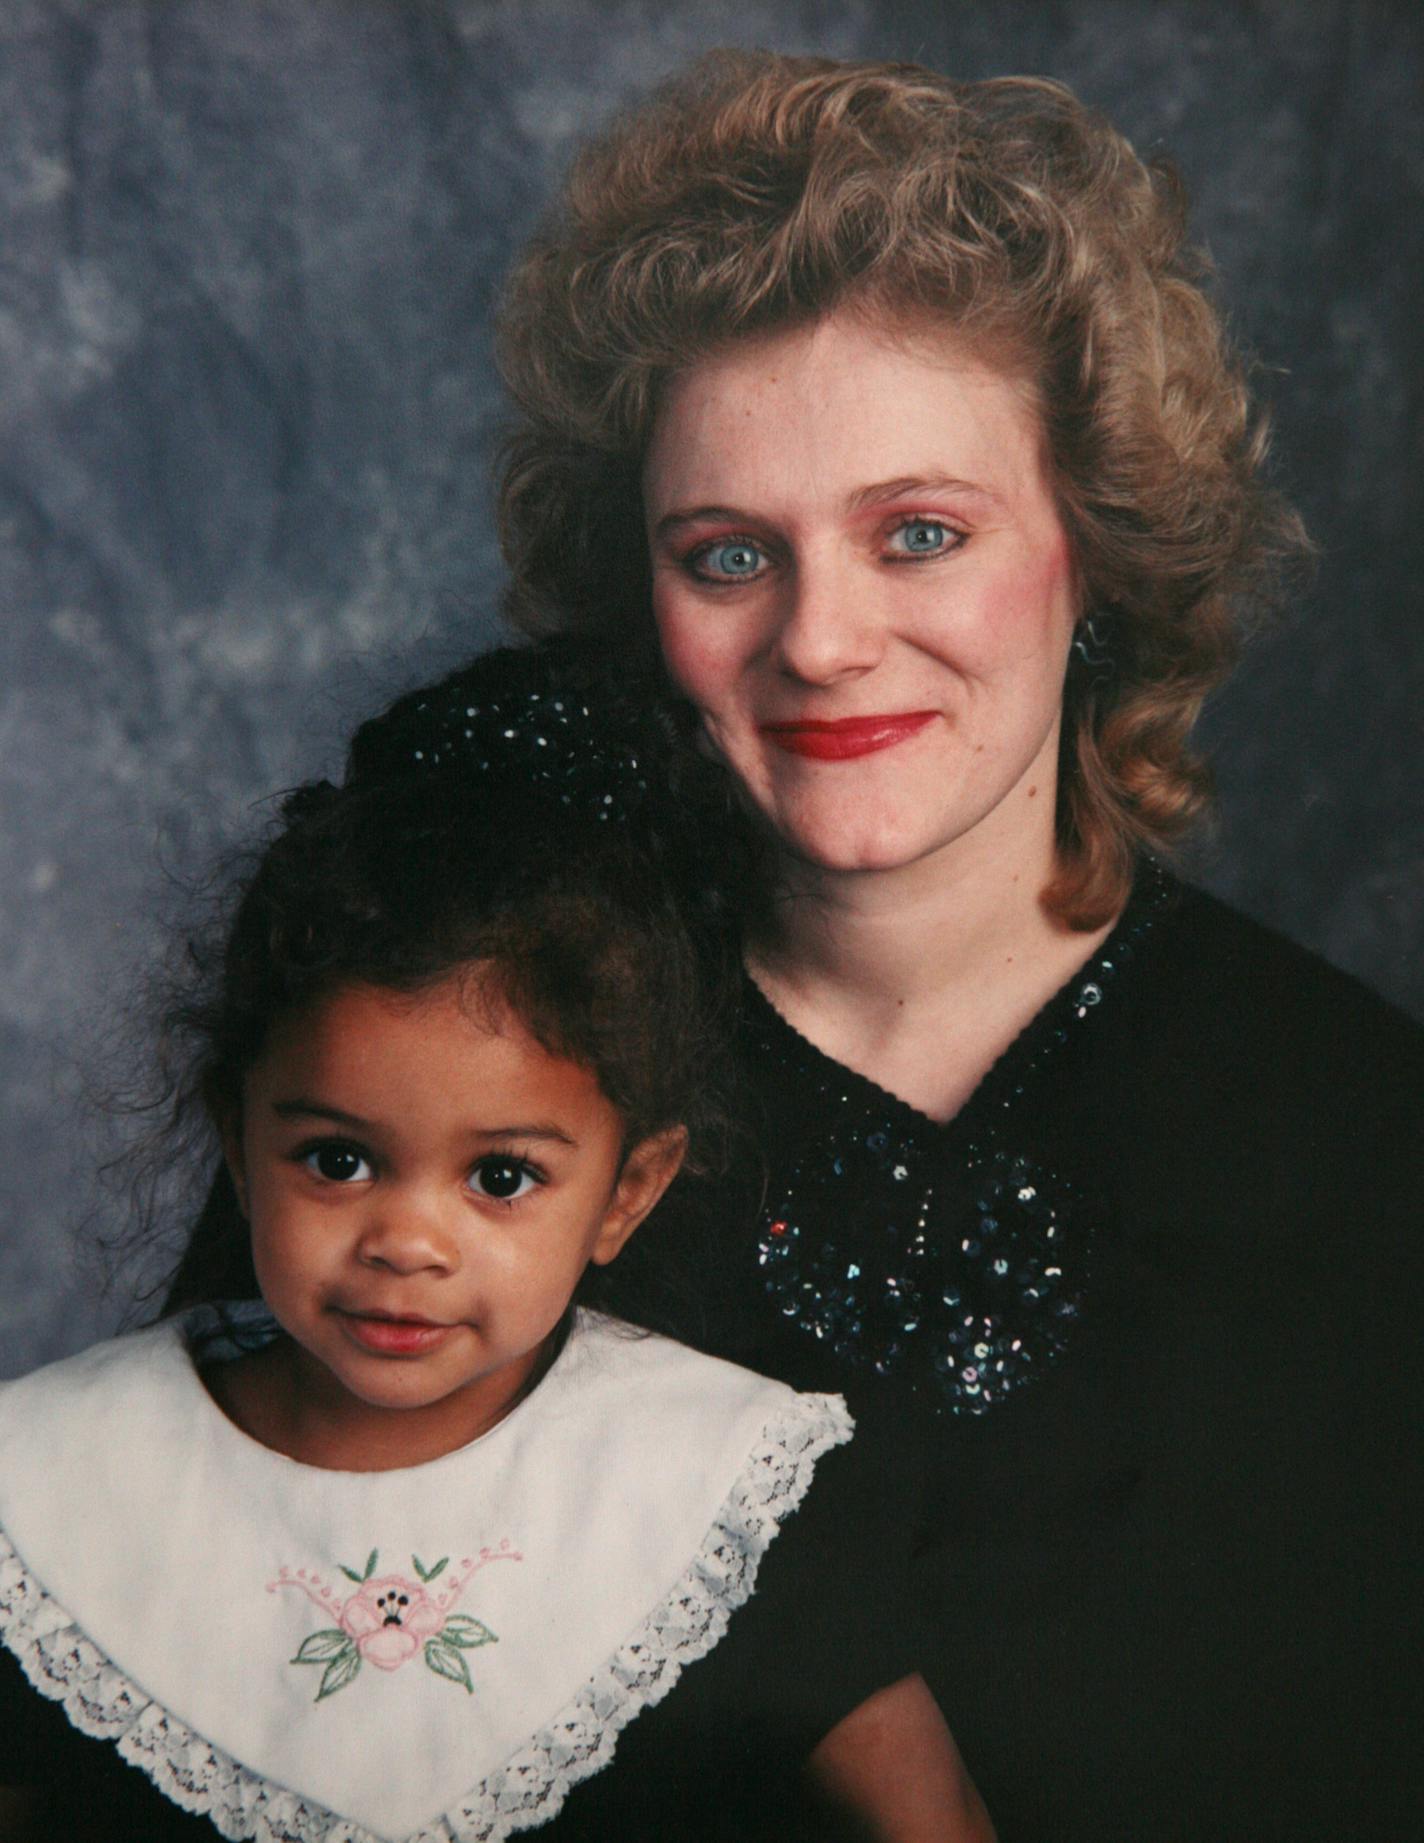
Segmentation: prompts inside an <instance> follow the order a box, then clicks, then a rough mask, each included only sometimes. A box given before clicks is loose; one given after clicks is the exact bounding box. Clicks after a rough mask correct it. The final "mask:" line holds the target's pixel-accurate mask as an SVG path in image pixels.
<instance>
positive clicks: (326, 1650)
mask: <svg viewBox="0 0 1424 1843" xmlns="http://www.w3.org/2000/svg"><path fill="white" fill-rule="evenodd" d="M350 1643H351V1640H350V1639H349V1638H348V1637H347V1636H346V1634H345V1632H343V1631H341V1630H340V1629H339V1627H337V1626H334V1625H329V1626H327V1627H326V1628H325V1629H324V1630H322V1631H320V1632H313V1633H312V1635H311V1637H310V1638H304V1639H303V1640H302V1642H301V1646H300V1648H299V1649H298V1651H297V1655H296V1656H295V1657H294V1658H293V1659H292V1660H291V1661H292V1663H294V1664H324V1663H325V1662H326V1661H327V1659H328V1658H333V1657H336V1656H338V1655H339V1654H340V1653H341V1652H342V1651H345V1650H346V1649H347V1647H348V1646H349V1645H350Z"/></svg>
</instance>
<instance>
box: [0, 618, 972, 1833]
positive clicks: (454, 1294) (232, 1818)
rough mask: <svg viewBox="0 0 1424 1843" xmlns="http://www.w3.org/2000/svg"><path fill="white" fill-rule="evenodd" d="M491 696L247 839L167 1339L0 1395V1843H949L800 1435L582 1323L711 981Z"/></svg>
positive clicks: (663, 1145)
mask: <svg viewBox="0 0 1424 1843" xmlns="http://www.w3.org/2000/svg"><path fill="white" fill-rule="evenodd" d="M525 671H527V668H525V667H523V666H522V665H521V663H520V659H519V656H518V655H502V656H500V655H497V656H495V657H494V658H493V659H492V660H491V661H490V662H489V664H488V667H487V673H488V685H487V689H488V691H489V693H490V695H489V698H488V699H487V700H481V703H482V706H483V707H482V708H476V706H475V704H474V703H472V704H471V706H470V708H469V711H468V719H469V722H468V726H467V727H466V728H465V731H464V737H463V740H464V741H465V742H466V743H467V744H469V743H471V742H473V744H474V745H475V747H474V753H475V754H479V751H480V742H481V737H482V735H484V736H486V737H487V739H488V744H489V746H488V751H487V754H488V759H486V760H482V761H481V762H480V763H479V768H480V771H479V772H476V773H471V760H472V757H471V755H470V754H469V753H467V754H466V757H465V759H464V762H463V765H462V772H461V775H460V776H458V777H444V776H442V775H441V774H440V772H439V769H438V764H428V763H427V764H424V765H423V766H422V769H421V772H419V773H399V772H393V773H365V772H363V773H362V774H360V775H356V776H353V778H352V779H351V781H350V782H349V783H348V784H347V785H346V786H345V787H344V788H334V787H331V786H330V785H328V784H326V783H321V784H319V785H317V786H314V787H310V788H306V789H303V790H301V791H300V792H298V793H296V794H294V795H292V796H291V797H290V798H289V799H288V800H287V801H286V804H285V807H284V809H283V824H282V827H281V830H280V831H279V833H278V834H277V836H276V837H274V838H273V839H272V841H271V842H270V844H269V845H268V846H267V848H266V850H265V852H264V854H263V855H262V857H261V860H260V862H259V863H258V865H257V868H256V870H255V872H253V874H252V875H251V876H250V877H249V878H248V880H247V881H246V883H245V885H244V887H243V888H242V890H241V891H240V896H239V900H238V901H237V904H236V907H235V911H234V914H233V918H232V921H231V924H230V928H229V930H228V933H227V938H226V944H225V950H224V952H223V953H222V956H221V961H220V964H219V966H218V967H217V969H216V972H215V973H214V974H213V976H212V977H211V978H209V979H208V981H207V983H206V985H205V986H204V987H203V989H201V990H199V991H197V992H196V993H193V994H191V995H190V996H189V997H188V999H187V1000H186V1001H185V1002H184V1003H183V1004H181V1005H179V1006H178V1007H176V1008H175V1010H174V1011H173V1012H172V1013H171V1015H170V1017H169V1020H168V1022H169V1028H170V1035H171V1034H172V1033H173V1032H174V1031H177V1032H178V1033H179V1034H180V1035H181V1036H182V1037H183V1038H184V1040H186V1041H187V1042H188V1043H189V1044H190V1045H191V1048H192V1054H191V1057H190V1060H189V1063H188V1066H187V1072H186V1075H185V1076H184V1078H183V1080H182V1083H181V1091H180V1095H179V1101H180V1105H179V1107H178V1110H177V1127H178V1129H179V1130H180V1131H181V1129H182V1127H183V1124H184V1115H185V1107H186V1111H187V1112H191V1111H192V1110H193V1108H195V1107H197V1108H200V1109H201V1111H202V1113H203V1115H204V1117H205V1118H206V1121H207V1122H208V1123H209V1127H210V1132H211V1144H212V1147H213V1152H214V1156H215V1157H216V1156H218V1155H219V1153H220V1157H221V1171H222V1173H223V1175H222V1176H221V1177H220V1179H219V1181H218V1182H217V1183H216V1184H215V1186H214V1188H213V1190H212V1192H211V1194H210V1196H209V1201H208V1203H207V1205H206V1207H205V1208H204V1210H203V1211H202V1213H201V1215H200V1217H199V1220H198V1222H197V1223H196V1225H195V1227H194V1230H193V1233H192V1236H191V1238H190V1241H189V1244H188V1247H187V1249H186V1251H185V1254H184V1256H183V1259H182V1262H181V1265H180V1269H179V1273H178V1280H177V1284H176V1286H175V1291H174V1302H178V1303H182V1304H184V1305H185V1306H187V1307H188V1308H189V1309H188V1310H186V1311H185V1312H183V1313H181V1314H179V1315H175V1316H170V1317H168V1318H166V1319H165V1320H164V1321H162V1322H160V1323H159V1324H158V1325H156V1326H154V1327H152V1328H150V1329H148V1330H146V1331H142V1332H139V1333H137V1334H133V1335H130V1336H127V1337H123V1338H119V1339H117V1340H115V1341H113V1342H110V1343H107V1344H103V1345H100V1346H99V1347H97V1348H96V1349H93V1350H91V1351H88V1352H86V1353H85V1354H83V1355H81V1356H79V1357H76V1358H72V1359H70V1360H68V1361H66V1362H63V1363H58V1364H55V1365H52V1366H51V1367H49V1368H48V1369H45V1370H42V1371H40V1372H38V1373H37V1374H35V1375H33V1376H30V1377H27V1378H24V1379H22V1380H20V1381H18V1382H14V1383H11V1384H7V1385H5V1386H4V1387H3V1388H0V1635H3V1638H4V1641H5V1645H6V1647H8V1650H7V1651H5V1652H0V1664H2V1665H3V1669H0V1785H5V1786H7V1787H9V1788H11V1789H10V1790H8V1791H7V1792H4V1793H0V1836H3V1837H10V1838H18V1837H22V1836H34V1837H46V1838H52V1837H56V1836H64V1837H66V1838H81V1837H101V1838H120V1837H122V1838H141V1839H144V1843H150V1840H151V1839H161V1838H168V1837H174V1838H178V1837H188V1836H194V1837H197V1836H212V1835H214V1834H215V1833H216V1834H220V1835H222V1836H224V1837H229V1838H248V1837H255V1838H258V1839H263V1840H264V1843H317V1840H319V1839H325V1840H327V1843H338V1840H339V1843H374V1840H376V1839H407V1840H408V1843H415V1840H417V1839H418V1840H419V1843H437V1840H438V1843H452V1840H454V1839H471V1840H473V1839H481V1840H489V1839H498V1838H503V1837H506V1836H510V1835H513V1834H515V1833H523V1832H534V1831H537V1832H538V1834H539V1835H540V1836H541V1837H543V1836H548V1837H549V1838H551V1839H552V1838H555V1837H558V1838H561V1839H563V1838H569V1837H576V1836H578V1837H600V1838H625V1837H627V1838H633V1837H637V1838H650V1839H655V1838H663V1837H668V1838H671V1837H677V1838H692V1837H728V1838H732V1837H735V1838H738V1839H745V1838H748V1837H754V1836H756V1835H759V1834H765V1835H775V1836H778V1837H790V1836H796V1835H800V1834H804V1835H807V1836H816V1837H829V1836H832V1835H839V1834H841V1829H840V1826H841V1825H842V1824H844V1825H846V1826H847V1829H846V1831H845V1834H847V1835H850V1834H853V1835H857V1836H861V1835H870V1836H874V1837H881V1838H904V1839H920V1838H924V1839H930V1838H934V1839H945V1840H948V1843H956V1840H957V1843H964V1840H968V1843H982V1839H985V1838H988V1837H990V1836H991V1835H992V1833H991V1831H990V1830H989V1827H988V1823H987V1819H986V1818H985V1817H984V1815H983V1812H982V1807H981V1806H980V1805H979V1803H978V1800H977V1797H976V1796H975V1794H974V1792H973V1789H972V1787H971V1786H970V1785H969V1783H968V1781H967V1778H966V1777H965V1775H964V1773H963V1769H962V1767H961V1766H960V1763H959V1760H958V1756H957V1754H956V1753H955V1750H954V1747H953V1743H952V1741H951V1740H950V1738H949V1735H948V1733H947V1731H946V1730H945V1728H944V1725H943V1722H942V1720H941V1718H940V1716H939V1713H938V1710H937V1709H936V1708H935V1705H934V1703H933V1701H932V1700H931V1699H930V1698H929V1695H928V1692H927V1691H926V1690H925V1688H924V1686H923V1684H922V1682H921V1681H920V1679H919V1678H918V1677H917V1676H915V1675H913V1674H912V1673H913V1656H912V1654H911V1653H910V1651H909V1650H908V1649H907V1647H906V1641H905V1639H904V1637H903V1635H902V1634H901V1633H900V1632H899V1630H898V1629H897V1625H896V1617H895V1610H896V1609H895V1597H894V1591H893V1588H892V1586H891V1585H890V1577H891V1575H892V1574H893V1565H892V1564H893V1549H894V1546H895V1539H896V1534H897V1532H896V1530H895V1528H894V1526H893V1520H891V1519H887V1518H886V1517H885V1516H884V1514H883V1512H882V1513H881V1514H880V1516H879V1519H878V1521H877V1516H876V1513H875V1507H874V1506H870V1507H869V1510H867V1506H866V1505H865V1503H864V1494H863V1492H859V1487H858V1485H857V1482H856V1480H857V1476H858V1475H857V1473H856V1471H855V1470H854V1468H852V1467H850V1466H848V1465H847V1462H846V1461H847V1455H842V1454H841V1453H838V1452H834V1451H833V1449H836V1448H839V1447H841V1446H843V1444H844V1443H845V1442H846V1441H847V1440H848V1439H849V1437H850V1431H851V1429H850V1422H849V1417H848V1416H847V1414H846V1411H845V1408H844V1405H843V1403H842V1402H841V1401H840V1400H839V1398H837V1397H831V1396H816V1395H798V1394H796V1393H794V1392H793V1391H791V1390H790V1389H788V1388H787V1387H785V1386H784V1385H782V1384H780V1383H776V1382H772V1381H769V1380H767V1379H765V1378H762V1377H759V1376H756V1375H754V1374H752V1373H751V1372H749V1371H746V1370H742V1369H738V1368H735V1367H733V1366H731V1365H728V1364H726V1363H723V1362H720V1361H718V1360H715V1359H713V1358H710V1357H705V1356H702V1355H700V1354H698V1353H696V1352H694V1351H693V1350H691V1349H689V1348H687V1347H686V1346H684V1345H681V1344H677V1343H673V1342H670V1341H668V1340H666V1339H664V1338H661V1337H658V1336H656V1335H648V1334H640V1333H638V1332H635V1331H633V1330H632V1329H631V1328H630V1327H629V1326H628V1325H627V1324H626V1323H625V1322H623V1321H622V1320H621V1319H619V1318H616V1317H612V1316H609V1308H617V1307H619V1306H620V1304H623V1303H624V1302H623V1301H621V1300H620V1297H619V1295H618V1293H617V1292H615V1291H614V1290H613V1284H612V1283H613V1280H614V1278H615V1275H616V1273H617V1272H618V1271H619V1270H617V1269H615V1268H614V1266H613V1263H614V1261H615V1258H616V1257H618V1256H619V1255H620V1254H621V1253H622V1251H623V1250H624V1249H625V1247H627V1246H628V1244H629V1242H630V1238H632V1236H633V1235H634V1232H635V1231H636V1230H637V1229H638V1228H639V1226H640V1224H644V1223H646V1221H647V1219H648V1217H649V1216H650V1215H651V1214H652V1213H653V1212H654V1210H655V1209H656V1208H657V1206H658V1205H659V1203H660V1200H661V1199H662V1198H663V1196H664V1193H665V1192H666V1191H667V1189H668V1187H669V1185H670V1184H671V1183H672V1182H673V1180H674V1178H675V1176H676V1175H677V1173H678V1170H679V1167H680V1165H682V1164H683V1163H684V1161H686V1160H689V1159H690V1160H694V1161H695V1160H696V1159H697V1158H699V1157H701V1156H703V1155H704V1147H705V1142H706V1141H707V1140H708V1138H709V1134H710V1133H711V1132H712V1131H713V1129H714V1127H715V1112H714V1108H713V1106H712V1103H711V1102H710V1101H709V1098H708V1096H709V1093H710V1092H711V1091H712V1089H713V1088H715V1083H714V1082H709V1079H708V1077H709V1074H710V1073H711V1071H712V1070H713V1069H714V1068H715V1065H716V1061H717V1055H718V1048H717V1043H718V1031H719V1026H718V1014H719V1007H720V999H719V996H718V989H717V978H716V971H715V955H711V954H709V953H708V952H706V951H705V950H704V947H703V945H702V943H701V942H700V938H699V936H698V933H697V929H696V926H695V921H694V924H692V925H690V923H689V920H688V916H689V914H692V913H693V911H692V910H691V909H690V908H689V906H688V903H687V901H686V899H685V892H682V891H679V890H678V889H677V888H676V877H675V876H674V875H673V874H672V873H671V871H670V869H669V866H670V865H673V864H674V863H676V862H677V861H678V849H677V848H676V846H675V845H668V844H667V843H666V841H664V842H662V843H660V842H659V840H658V839H657V837H656V829H655V827H651V826H650V824H649V821H648V816H647V813H646V812H644V811H640V810H639V795H638V790H639V789H640V788H641V789H642V790H643V792H646V781H645V775H644V772H643V770H640V767H639V764H638V761H637V759H636V757H635V756H634V755H632V754H630V752H629V751H628V750H627V749H626V748H623V749H622V750H621V753H620V750H619V749H618V748H612V749H602V748H600V749H598V750H594V751H592V752H590V751H589V750H588V749H587V748H585V747H582V746H581V747H580V749H579V750H578V751H577V754H578V759H579V760H580V761H581V762H582V763H584V764H585V766H584V767H583V768H582V769H580V774H581V775H582V776H583V779H582V781H581V782H578V784H575V783H574V782H571V781H569V780H567V779H566V778H564V775H563V769H562V768H561V767H560V766H558V765H557V764H558V763H559V762H561V761H562V760H563V759H564V757H563V756H561V755H560V753H559V751H558V749H557V747H556V748H555V749H554V750H553V752H552V753H548V750H549V744H550V741H551V735H552V729H553V728H554V727H557V723H558V720H559V719H561V718H562V717H563V715H564V713H562V712H557V713H556V712H553V711H550V712H549V713H547V714H548V716H549V718H550V724H549V725H544V724H543V723H542V721H541V722H538V723H535V722H532V721H531V720H530V716H529V713H530V712H531V711H533V712H534V713H535V715H536V716H538V715H540V712H539V709H538V705H539V696H540V694H539V692H538V690H537V687H535V688H533V689H531V687H530V684H529V683H528V682H526V680H525V679H524V678H521V673H522V672H525ZM468 682H470V683H472V684H473V685H476V686H478V684H479V682H480V679H479V674H476V675H475V677H474V678H473V679H472V680H470V681H468ZM511 700H512V702H511ZM513 705H519V706H520V707H521V708H522V710H523V712H524V715H523V718H522V719H521V720H520V721H518V722H515V723H511V722H510V721H508V720H507V719H508V717H509V712H510V709H511V708H512V706H513ZM583 715H584V716H586V715H587V713H586V712H584V713H583ZM546 728H547V729H550V731H551V734H545V735H544V740H543V741H542V742H540V740H539V734H540V733H541V732H542V731H543V730H544V729H546ZM509 743H513V744H515V745H516V746H515V747H514V748H509V747H507V746H506V745H507V744H509ZM590 763H591V764H593V765H592V766H591V767H590V766H589V765H588V764H590ZM550 764H555V765H553V766H551V765H550ZM432 766H434V768H435V771H434V772H433V773H432V772H427V770H428V769H430V768H431V767H432ZM590 776H592V779H590ZM600 776H602V777H603V780H602V781H601V780H600V778H599V777H600ZM605 782H606V785H605V784H604V783H605ZM644 804H645V805H646V802H645V803H644ZM685 855H686V854H685V853H684V854H683V857H684V858H685ZM674 1202H675V1198H674V1199H671V1200H670V1201H669V1204H668V1205H667V1206H666V1207H667V1208H671V1207H672V1206H673V1203H674ZM656 1235H657V1229H656V1225H654V1226H653V1227H652V1228H650V1229H647V1230H645V1237H644V1242H643V1243H642V1244H640V1246H644V1245H647V1246H649V1247H651V1248H652V1249H653V1250H654V1253H655V1252H656ZM632 1279H633V1281H634V1282H636V1288H635V1290H637V1291H638V1293H639V1296H640V1298H641V1301H642V1305H643V1306H647V1307H648V1308H649V1310H650V1311H651V1313H652V1315H655V1314H656V1300H657V1296H658V1288H659V1286H661V1285H663V1284H664V1283H665V1282H664V1281H663V1279H662V1277H661V1276H660V1274H659V1270H658V1263H657V1261H656V1259H655V1258H654V1259H650V1260H643V1261H642V1262H641V1263H639V1266H638V1271H637V1272H636V1273H635V1274H633V1276H632ZM692 1280H693V1283H694V1284H695V1275H694V1276H692ZM666 1283H668V1284H671V1282H666ZM594 1305H597V1306H598V1307H600V1308H602V1309H599V1310H594V1309H591V1307H592V1306H594ZM624 1309H628V1308H627V1307H626V1305H625V1306H624ZM635 1309H640V1308H635ZM641 1315H643V1316H647V1315H649V1314H648V1312H642V1314H641ZM818 1468H819V1475H818V1477H817V1480H816V1484H815V1488H814V1489H813V1490H812V1491H811V1494H810V1497H809V1499H808V1500H807V1502H806V1504H805V1505H804V1507H802V1508H800V1509H798V1506H800V1505H801V1501H802V1498H803V1495H804V1494H805V1493H806V1492H807V1489H808V1486H810V1485H811V1483H812V1474H813V1472H817V1471H818ZM858 1492H859V1495H858ZM793 1512H795V1513H796V1514H795V1515H794V1516H793V1515H792V1513H793ZM788 1519H789V1521H788ZM783 1523H785V1524H787V1528H786V1533H785V1535H784V1536H783V1537H781V1538H780V1539H778V1540H776V1542H775V1546H773V1541H774V1539H777V1538H778V1532H779V1530H780V1528H781V1526H782V1525H783ZM754 1590H755V1592H754ZM35 1692H38V1694H36V1693H35ZM670 1692H675V1693H670ZM615 1750H616V1751H615ZM803 1765H806V1766H808V1768H809V1771H808V1780H809V1783H810V1784H811V1786H812V1787H813V1788H816V1791H817V1800H818V1803H817V1805H816V1814H815V1815H812V1807H811V1805H810V1803H809V1802H807V1803H804V1804H803V1803H802V1801H801V1800H800V1796H799V1792H798V1786H799V1783H800V1779H801V1768H802V1766H803ZM798 1826H800V1828H798Z"/></svg>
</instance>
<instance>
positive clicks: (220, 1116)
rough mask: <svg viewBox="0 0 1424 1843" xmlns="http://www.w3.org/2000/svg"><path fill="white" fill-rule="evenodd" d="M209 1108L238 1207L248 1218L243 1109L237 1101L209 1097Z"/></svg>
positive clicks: (209, 1116) (209, 1115)
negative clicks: (243, 1144)
mask: <svg viewBox="0 0 1424 1843" xmlns="http://www.w3.org/2000/svg"><path fill="white" fill-rule="evenodd" d="M207 1108H208V1118H209V1119H210V1120H211V1121H212V1123H213V1126H214V1127H215V1128H216V1130H217V1135H218V1142H219V1144H220V1145H221V1146H222V1155H223V1163H224V1164H225V1165H226V1166H227V1174H228V1176H229V1177H230V1178H231V1179H232V1187H233V1189H234V1190H235V1191H236V1192H237V1207H238V1208H239V1209H240V1210H241V1211H242V1213H243V1215H244V1216H246V1214H247V1161H246V1160H245V1159H244V1157H243V1155H242V1109H241V1107H239V1106H238V1104H237V1103H236V1101H231V1100H215V1099H213V1097H212V1096H209V1097H208V1101H207Z"/></svg>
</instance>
